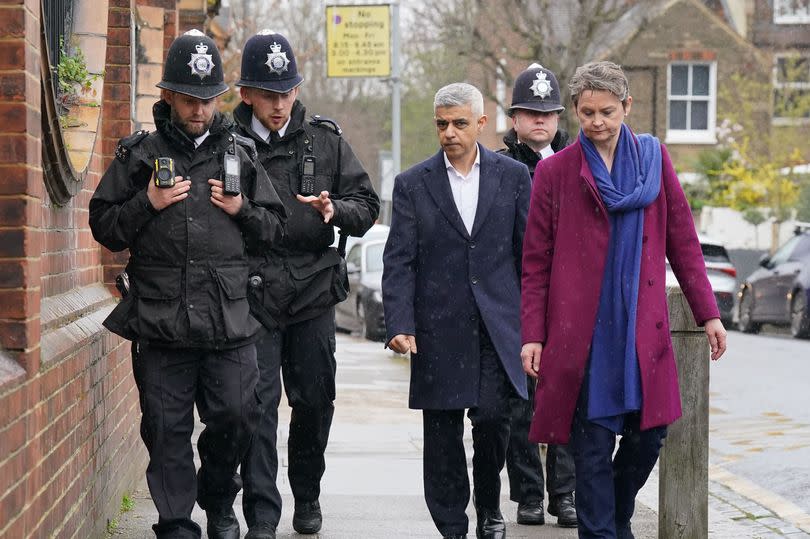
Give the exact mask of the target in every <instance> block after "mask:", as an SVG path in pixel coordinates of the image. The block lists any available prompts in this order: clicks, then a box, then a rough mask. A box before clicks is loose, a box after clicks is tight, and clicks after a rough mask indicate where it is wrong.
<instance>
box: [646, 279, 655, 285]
mask: <svg viewBox="0 0 810 539" xmlns="http://www.w3.org/2000/svg"><path fill="white" fill-rule="evenodd" d="M654 282H655V281H653V280H652V279H650V280H648V281H647V284H648V285H650V286H652V285H653V283H654Z"/></svg>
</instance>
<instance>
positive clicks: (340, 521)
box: [112, 335, 810, 539]
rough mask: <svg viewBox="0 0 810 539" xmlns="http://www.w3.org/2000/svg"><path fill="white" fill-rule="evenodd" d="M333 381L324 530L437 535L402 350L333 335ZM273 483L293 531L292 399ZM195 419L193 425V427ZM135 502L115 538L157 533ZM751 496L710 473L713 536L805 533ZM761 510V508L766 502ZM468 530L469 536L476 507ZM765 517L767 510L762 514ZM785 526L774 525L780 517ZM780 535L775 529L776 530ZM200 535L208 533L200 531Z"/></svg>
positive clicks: (650, 527)
mask: <svg viewBox="0 0 810 539" xmlns="http://www.w3.org/2000/svg"><path fill="white" fill-rule="evenodd" d="M337 356H338V357H337V362H338V388H337V401H336V403H335V406H336V409H335V418H334V423H333V427H332V433H331V437H330V441H329V448H328V450H327V457H326V458H327V461H326V465H327V468H326V474H325V475H324V478H323V482H322V494H321V499H320V501H321V507H322V510H323V516H324V524H323V529H322V530H321V532H320V533H319V534H317V535H313V536H310V537H319V538H324V539H349V538H352V539H355V538H375V539H376V538H380V539H382V538H400V537H401V538H406V537H412V538H436V537H439V534H438V532H437V531H436V528H435V527H434V525H433V522H432V521H431V519H430V514H429V513H428V511H427V507H426V506H425V502H424V498H423V496H422V453H421V452H422V421H421V413H420V412H418V411H414V410H409V409H408V407H407V396H408V363H407V360H406V359H405V358H403V357H401V356H397V355H395V354H393V353H391V352H390V351H387V350H384V349H383V348H382V345H381V344H380V343H372V342H369V341H363V340H361V339H359V338H357V337H352V336H348V335H338V341H337ZM279 416H280V431H279V444H280V448H279V455H280V461H281V463H280V466H281V469H280V470H279V489H280V490H281V492H282V495H283V499H284V508H283V514H282V518H281V523H280V524H279V529H278V537H279V539H283V538H295V537H303V536H299V535H298V534H296V533H295V532H294V531H293V530H292V525H291V521H292V505H293V500H292V496H291V494H290V488H289V483H288V481H287V476H286V472H287V468H286V466H287V462H286V439H287V425H288V422H289V408H287V407H286V403H282V407H281V409H280V411H279ZM199 430H200V425H198V429H197V433H195V439H196V434H198V433H199ZM466 442H467V456H468V462H470V459H471V457H472V449H471V440H470V437H469V428H467V431H466ZM502 478H503V486H502V493H508V480H507V478H506V473H505V472H504V473H503V474H502ZM657 489H658V480H657V474H656V473H655V472H654V473H653V476H652V477H651V479H650V481H649V482H648V484H647V485H646V486H645V488H644V489H643V490H642V492H641V493H640V495H639V504H638V506H637V510H636V516H635V517H634V519H633V531H634V533H635V535H636V538H637V539H652V538H655V537H658V533H657V528H658V516H657V512H656V511H657V505H658V490H657ZM133 497H134V500H135V507H134V508H133V509H132V510H131V511H129V512H126V513H123V514H122V515H120V517H119V518H118V521H117V526H116V527H115V531H114V533H113V534H112V537H115V538H121V539H146V538H150V537H154V535H153V534H152V532H151V524H152V523H153V522H155V521H156V520H157V512H156V511H155V508H154V505H153V504H152V501H151V499H150V497H149V493H148V491H147V490H146V485H145V482H142V483H141V485H140V486H139V488H138V490H137V491H136V492H134V493H133ZM751 503H754V502H751V500H749V499H747V498H745V497H744V496H740V495H739V494H737V493H735V492H734V491H732V490H731V489H729V488H728V487H726V486H724V485H723V484H720V483H718V482H716V481H714V480H712V482H711V484H710V502H709V527H710V537H712V538H718V539H731V538H747V537H752V538H753V537H763V538H764V537H782V536H788V537H794V538H798V537H810V535H808V534H805V532H803V531H802V530H800V529H798V528H795V527H792V526H791V525H790V524H789V523H788V522H787V521H784V520H781V519H778V518H776V517H775V516H774V515H772V516H774V518H776V520H775V521H766V523H768V522H769V523H771V524H772V525H773V527H769V526H764V525H762V523H760V522H758V520H759V519H752V518H750V515H751V513H750V512H746V511H748V510H750V509H752V507H751V506H750V505H746V504H751ZM235 507H236V509H237V510H236V513H237V515H238V516H239V519H240V521H241V523H242V534H243V536H244V534H245V533H246V532H247V530H246V527H245V524H244V519H243V518H242V515H241V510H240V508H241V498H237V500H236V503H235ZM762 509H763V510H764V511H768V510H767V509H764V508H762ZM501 510H502V512H503V515H504V517H505V519H506V521H507V537H509V538H575V537H577V533H576V530H575V529H569V528H560V527H558V526H556V524H555V522H556V519H555V518H554V517H551V516H549V515H546V519H547V523H546V525H544V526H522V525H518V524H516V523H515V510H516V504H515V503H513V502H511V501H509V499H508V496H507V495H506V494H504V495H503V496H502V503H501ZM467 513H468V515H469V516H470V520H471V527H470V537H474V535H475V525H474V522H475V513H474V510H473V508H472V505H470V507H468V511H467ZM193 517H194V519H195V520H196V521H197V522H198V523H199V524H200V525H201V526H202V528H203V530H204V529H205V513H204V512H203V511H202V510H200V509H199V508H197V509H196V510H195V512H194V515H193ZM763 518H764V517H763ZM780 525H783V528H782V529H781V530H780V528H779V526H780ZM774 534H776V535H774ZM203 536H205V534H204V535H203Z"/></svg>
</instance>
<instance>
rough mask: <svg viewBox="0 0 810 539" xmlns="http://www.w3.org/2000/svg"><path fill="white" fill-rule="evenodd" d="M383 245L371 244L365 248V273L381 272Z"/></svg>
mask: <svg viewBox="0 0 810 539" xmlns="http://www.w3.org/2000/svg"><path fill="white" fill-rule="evenodd" d="M384 249H385V243H372V244H369V246H368V247H367V248H366V271H367V272H369V273H372V272H375V271H382V270H383V250H384Z"/></svg>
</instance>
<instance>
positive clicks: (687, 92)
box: [666, 62, 717, 144]
mask: <svg viewBox="0 0 810 539" xmlns="http://www.w3.org/2000/svg"><path fill="white" fill-rule="evenodd" d="M715 72H716V64H715V63H713V62H712V63H706V62H677V63H671V64H670V65H669V77H668V81H669V82H668V85H667V102H668V105H669V107H668V111H667V112H668V114H667V122H668V123H667V138H666V141H667V142H674V143H685V144H714V143H716V142H717V138H716V136H715V132H714V126H715V107H716V100H717V84H716V73H715Z"/></svg>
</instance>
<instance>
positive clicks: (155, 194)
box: [146, 176, 191, 211]
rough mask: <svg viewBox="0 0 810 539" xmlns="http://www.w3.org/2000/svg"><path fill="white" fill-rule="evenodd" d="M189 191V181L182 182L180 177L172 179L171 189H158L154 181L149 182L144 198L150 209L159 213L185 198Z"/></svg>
mask: <svg viewBox="0 0 810 539" xmlns="http://www.w3.org/2000/svg"><path fill="white" fill-rule="evenodd" d="M189 189H191V180H184V179H183V177H182V176H175V177H174V186H172V187H158V186H157V185H155V181H154V180H149V185H148V186H147V188H146V197H147V198H148V199H149V203H150V204H151V205H152V207H153V208H155V209H156V210H158V211H160V210H162V209H164V208H167V207H169V206H171V205H172V204H175V203H177V202H180V201H181V200H183V199H184V198H186V197H187V196H188V190H189Z"/></svg>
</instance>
